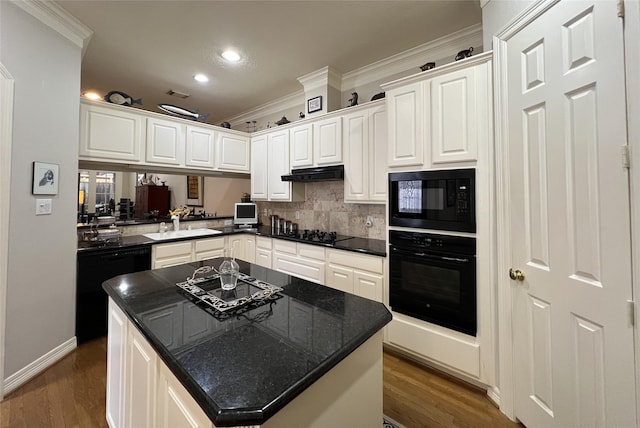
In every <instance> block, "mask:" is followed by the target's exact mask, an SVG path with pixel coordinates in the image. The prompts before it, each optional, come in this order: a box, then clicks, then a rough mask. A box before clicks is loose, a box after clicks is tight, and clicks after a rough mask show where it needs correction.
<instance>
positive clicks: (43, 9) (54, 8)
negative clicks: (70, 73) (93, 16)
mask: <svg viewBox="0 0 640 428" xmlns="http://www.w3.org/2000/svg"><path fill="white" fill-rule="evenodd" d="M11 2H12V3H13V4H15V5H16V6H18V7H19V8H20V9H22V10H24V11H25V12H27V13H28V14H29V15H31V16H33V17H34V18H36V19H37V20H39V21H40V22H42V23H43V24H45V25H47V26H48V27H50V28H51V29H53V30H55V31H57V32H58V33H59V34H61V35H62V36H63V37H65V38H66V39H68V40H70V41H71V42H72V43H74V44H75V45H76V46H78V47H80V48H82V55H83V56H84V53H85V51H86V49H87V45H88V44H89V40H91V37H92V36H93V30H91V29H90V28H89V27H87V26H86V25H84V24H83V23H82V22H80V21H79V20H78V19H77V18H76V17H74V16H73V15H71V14H70V13H69V12H67V11H66V10H65V9H63V8H62V7H60V6H59V5H58V4H57V3H55V2H53V1H45V0H11Z"/></svg>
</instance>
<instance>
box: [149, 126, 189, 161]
mask: <svg viewBox="0 0 640 428" xmlns="http://www.w3.org/2000/svg"><path fill="white" fill-rule="evenodd" d="M185 139H186V126H185V125H184V124H182V123H178V122H175V121H170V120H163V119H157V118H148V119H147V154H146V161H147V162H148V163H154V164H167V165H174V166H180V165H184V152H185Z"/></svg>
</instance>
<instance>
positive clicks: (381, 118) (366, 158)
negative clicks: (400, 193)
mask: <svg viewBox="0 0 640 428" xmlns="http://www.w3.org/2000/svg"><path fill="white" fill-rule="evenodd" d="M343 122H344V129H343V137H344V138H343V144H344V168H345V171H344V174H345V177H344V184H345V188H344V200H345V202H360V203H384V202H385V200H386V194H387V191H386V188H387V174H386V170H387V115H386V109H385V105H384V104H382V105H378V106H376V107H371V108H367V109H360V110H357V111H354V112H352V113H349V114H345V115H344V117H343Z"/></svg>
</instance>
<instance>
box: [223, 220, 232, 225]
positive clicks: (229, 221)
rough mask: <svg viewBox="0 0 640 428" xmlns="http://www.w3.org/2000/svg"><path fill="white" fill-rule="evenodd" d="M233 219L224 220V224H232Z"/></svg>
mask: <svg viewBox="0 0 640 428" xmlns="http://www.w3.org/2000/svg"><path fill="white" fill-rule="evenodd" d="M231 223H232V220H225V221H224V225H225V226H231Z"/></svg>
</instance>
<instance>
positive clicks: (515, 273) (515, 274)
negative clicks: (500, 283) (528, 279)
mask: <svg viewBox="0 0 640 428" xmlns="http://www.w3.org/2000/svg"><path fill="white" fill-rule="evenodd" d="M509 278H511V279H513V280H515V281H524V272H522V271H521V270H520V269H515V270H514V269H509Z"/></svg>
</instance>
